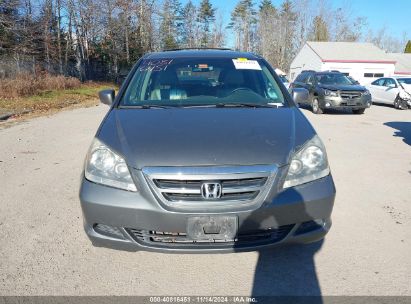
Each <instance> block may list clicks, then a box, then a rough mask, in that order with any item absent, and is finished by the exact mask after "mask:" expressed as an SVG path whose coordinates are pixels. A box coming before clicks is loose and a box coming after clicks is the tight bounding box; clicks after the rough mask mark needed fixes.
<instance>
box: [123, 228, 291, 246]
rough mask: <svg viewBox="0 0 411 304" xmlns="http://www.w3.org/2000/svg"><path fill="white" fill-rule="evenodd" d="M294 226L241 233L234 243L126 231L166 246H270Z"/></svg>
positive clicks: (141, 239) (138, 237) (170, 234)
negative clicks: (221, 244) (218, 244)
mask: <svg viewBox="0 0 411 304" xmlns="http://www.w3.org/2000/svg"><path fill="white" fill-rule="evenodd" d="M293 227H294V225H284V226H280V227H278V228H271V229H261V230H255V231H248V232H244V233H239V234H238V235H237V237H236V239H235V240H234V241H225V240H219V239H215V240H211V241H210V240H201V241H200V240H192V239H190V238H189V237H188V236H187V233H185V232H161V231H147V230H139V229H133V228H127V229H126V231H127V232H128V233H129V234H130V236H131V237H132V238H133V239H134V240H135V241H137V242H141V243H147V244H152V245H155V244H166V245H168V246H178V245H184V244H190V245H201V244H214V243H224V244H227V245H247V244H255V243H261V244H269V243H276V242H279V241H281V240H282V239H284V238H285V237H286V236H287V235H288V233H290V231H291V229H292V228H293Z"/></svg>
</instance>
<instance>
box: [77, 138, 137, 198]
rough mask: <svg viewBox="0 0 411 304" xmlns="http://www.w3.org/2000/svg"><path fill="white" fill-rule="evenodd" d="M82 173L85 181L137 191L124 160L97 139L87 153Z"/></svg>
mask: <svg viewBox="0 0 411 304" xmlns="http://www.w3.org/2000/svg"><path fill="white" fill-rule="evenodd" d="M84 173H85V177H86V179H88V180H89V181H91V182H95V183H97V184H102V185H106V186H110V187H114V188H119V189H124V190H128V191H137V188H136V185H135V184H134V182H133V179H132V178H131V175H130V171H129V170H128V167H127V164H126V162H125V160H124V159H123V158H122V157H121V156H119V155H117V154H116V153H114V152H113V151H111V150H110V149H109V148H108V147H107V146H106V145H104V144H103V143H102V142H100V141H99V140H98V139H97V138H95V139H94V140H93V143H92V144H91V147H90V149H89V151H88V153H87V158H86V163H85V168H84Z"/></svg>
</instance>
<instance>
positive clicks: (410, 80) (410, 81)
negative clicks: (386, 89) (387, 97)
mask: <svg viewBox="0 0 411 304" xmlns="http://www.w3.org/2000/svg"><path fill="white" fill-rule="evenodd" d="M397 80H398V82H399V83H401V84H411V78H398V79H397Z"/></svg>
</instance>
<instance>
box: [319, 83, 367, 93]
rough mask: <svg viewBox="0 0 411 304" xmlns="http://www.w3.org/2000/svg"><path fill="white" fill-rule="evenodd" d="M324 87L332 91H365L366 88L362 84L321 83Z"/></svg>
mask: <svg viewBox="0 0 411 304" xmlns="http://www.w3.org/2000/svg"><path fill="white" fill-rule="evenodd" d="M319 86H320V87H321V88H323V89H327V90H331V91H365V88H364V87H363V86H360V85H354V84H353V85H331V84H319Z"/></svg>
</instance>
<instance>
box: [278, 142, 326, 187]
mask: <svg viewBox="0 0 411 304" xmlns="http://www.w3.org/2000/svg"><path fill="white" fill-rule="evenodd" d="M328 174H330V167H329V166H328V160H327V153H326V152H325V147H324V145H323V143H322V142H321V139H320V138H319V137H318V136H317V135H315V136H314V137H313V138H312V139H311V140H309V141H308V142H307V143H305V144H304V146H303V148H302V149H301V150H300V151H298V152H297V153H295V155H294V156H293V158H292V160H291V162H290V166H289V168H288V173H287V177H286V178H285V182H284V185H283V188H289V187H293V186H297V185H301V184H304V183H308V182H311V181H313V180H316V179H319V178H322V177H325V176H327V175H328Z"/></svg>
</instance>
